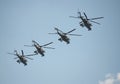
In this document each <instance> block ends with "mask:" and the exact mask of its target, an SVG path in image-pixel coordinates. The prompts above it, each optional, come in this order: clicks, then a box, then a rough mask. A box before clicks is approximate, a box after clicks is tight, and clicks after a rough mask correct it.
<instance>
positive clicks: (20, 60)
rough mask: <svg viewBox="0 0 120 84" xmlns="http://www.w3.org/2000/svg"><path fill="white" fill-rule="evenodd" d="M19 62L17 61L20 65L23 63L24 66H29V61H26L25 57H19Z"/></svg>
mask: <svg viewBox="0 0 120 84" xmlns="http://www.w3.org/2000/svg"><path fill="white" fill-rule="evenodd" d="M17 56H18V58H19V60H17V62H18V63H20V62H22V63H23V64H24V65H27V60H26V59H25V57H24V56H22V55H21V56H20V55H17Z"/></svg>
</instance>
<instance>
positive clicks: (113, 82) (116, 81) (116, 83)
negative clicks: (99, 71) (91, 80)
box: [99, 73, 120, 84]
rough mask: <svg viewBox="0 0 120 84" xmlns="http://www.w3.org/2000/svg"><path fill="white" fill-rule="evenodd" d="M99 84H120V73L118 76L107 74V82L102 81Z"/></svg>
mask: <svg viewBox="0 0 120 84" xmlns="http://www.w3.org/2000/svg"><path fill="white" fill-rule="evenodd" d="M99 84H120V73H117V75H114V74H107V75H106V76H105V80H102V81H101V80H100V81H99Z"/></svg>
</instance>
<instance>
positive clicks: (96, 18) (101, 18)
mask: <svg viewBox="0 0 120 84" xmlns="http://www.w3.org/2000/svg"><path fill="white" fill-rule="evenodd" d="M102 18H104V17H97V18H91V19H88V20H96V19H102Z"/></svg>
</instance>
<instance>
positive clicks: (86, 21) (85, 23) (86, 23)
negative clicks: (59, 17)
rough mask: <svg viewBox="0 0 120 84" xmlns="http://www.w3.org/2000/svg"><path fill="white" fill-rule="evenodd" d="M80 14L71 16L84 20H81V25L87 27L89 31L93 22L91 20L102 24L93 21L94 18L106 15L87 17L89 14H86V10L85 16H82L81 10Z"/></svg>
mask: <svg viewBox="0 0 120 84" xmlns="http://www.w3.org/2000/svg"><path fill="white" fill-rule="evenodd" d="M78 14H79V16H78V17H74V16H70V17H71V18H80V19H81V20H82V21H81V22H79V24H80V26H82V27H86V28H87V29H88V31H89V30H91V29H92V28H91V26H92V24H91V23H90V22H93V23H96V24H99V25H100V23H98V22H95V21H93V20H96V19H102V18H104V17H97V18H91V19H89V18H88V17H87V15H86V14H85V12H83V14H84V16H82V15H81V12H79V11H78Z"/></svg>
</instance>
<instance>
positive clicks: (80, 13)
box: [77, 8, 81, 16]
mask: <svg viewBox="0 0 120 84" xmlns="http://www.w3.org/2000/svg"><path fill="white" fill-rule="evenodd" d="M77 13H78V14H80V16H81V12H80V11H79V8H78V12H77Z"/></svg>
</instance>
